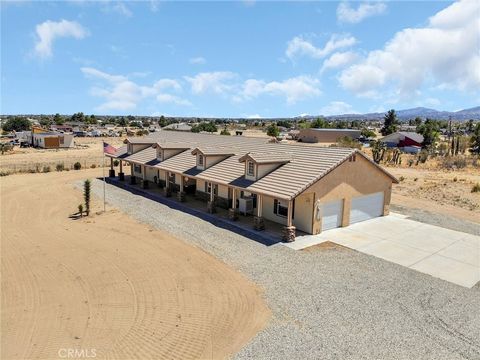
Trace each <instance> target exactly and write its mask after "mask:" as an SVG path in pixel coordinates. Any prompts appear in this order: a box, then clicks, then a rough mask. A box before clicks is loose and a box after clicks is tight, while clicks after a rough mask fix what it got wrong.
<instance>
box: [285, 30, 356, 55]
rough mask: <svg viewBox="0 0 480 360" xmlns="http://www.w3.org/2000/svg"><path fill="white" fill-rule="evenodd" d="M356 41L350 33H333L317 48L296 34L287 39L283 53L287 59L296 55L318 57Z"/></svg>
mask: <svg viewBox="0 0 480 360" xmlns="http://www.w3.org/2000/svg"><path fill="white" fill-rule="evenodd" d="M356 42H357V40H356V39H355V38H354V37H353V36H351V35H339V34H333V35H332V36H331V37H330V39H329V40H328V41H327V43H326V44H325V46H324V47H323V48H317V47H315V46H314V45H313V44H312V43H311V42H310V41H308V40H305V39H304V38H303V37H302V36H296V37H294V38H293V39H292V40H290V41H288V43H287V50H286V51H285V55H286V56H287V57H288V58H289V59H293V58H295V57H298V56H309V57H312V58H314V59H320V58H323V57H325V56H327V55H329V54H330V53H332V52H334V51H335V50H337V49H340V48H345V47H350V46H352V45H354V44H355V43H356Z"/></svg>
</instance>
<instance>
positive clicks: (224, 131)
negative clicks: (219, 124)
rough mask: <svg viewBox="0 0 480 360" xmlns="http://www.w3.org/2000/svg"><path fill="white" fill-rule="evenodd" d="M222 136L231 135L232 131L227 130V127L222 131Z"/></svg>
mask: <svg viewBox="0 0 480 360" xmlns="http://www.w3.org/2000/svg"><path fill="white" fill-rule="evenodd" d="M220 135H230V131H228V130H227V127H226V126H225V128H224V129H223V130H222V131H220Z"/></svg>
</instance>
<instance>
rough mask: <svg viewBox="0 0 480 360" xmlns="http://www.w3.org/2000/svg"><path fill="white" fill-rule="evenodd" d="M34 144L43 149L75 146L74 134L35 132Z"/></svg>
mask: <svg viewBox="0 0 480 360" xmlns="http://www.w3.org/2000/svg"><path fill="white" fill-rule="evenodd" d="M33 146H35V147H40V148H43V149H59V148H71V147H73V146H74V142H73V134H62V133H58V132H53V131H51V132H43V133H39V134H36V133H34V134H33Z"/></svg>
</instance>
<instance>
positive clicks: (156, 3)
mask: <svg viewBox="0 0 480 360" xmlns="http://www.w3.org/2000/svg"><path fill="white" fill-rule="evenodd" d="M159 8H160V0H150V11H152V12H157V11H158V9H159Z"/></svg>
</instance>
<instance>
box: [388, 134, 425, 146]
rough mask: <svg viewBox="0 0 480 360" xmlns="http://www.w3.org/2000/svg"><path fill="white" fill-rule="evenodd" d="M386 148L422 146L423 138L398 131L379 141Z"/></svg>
mask: <svg viewBox="0 0 480 360" xmlns="http://www.w3.org/2000/svg"><path fill="white" fill-rule="evenodd" d="M380 141H382V142H383V143H385V144H386V145H387V146H388V147H398V148H403V147H409V146H417V147H418V146H422V143H423V136H422V135H421V134H417V133H415V132H405V131H398V132H395V133H392V134H390V135H387V136H385V137H383V138H381V139H380Z"/></svg>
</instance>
